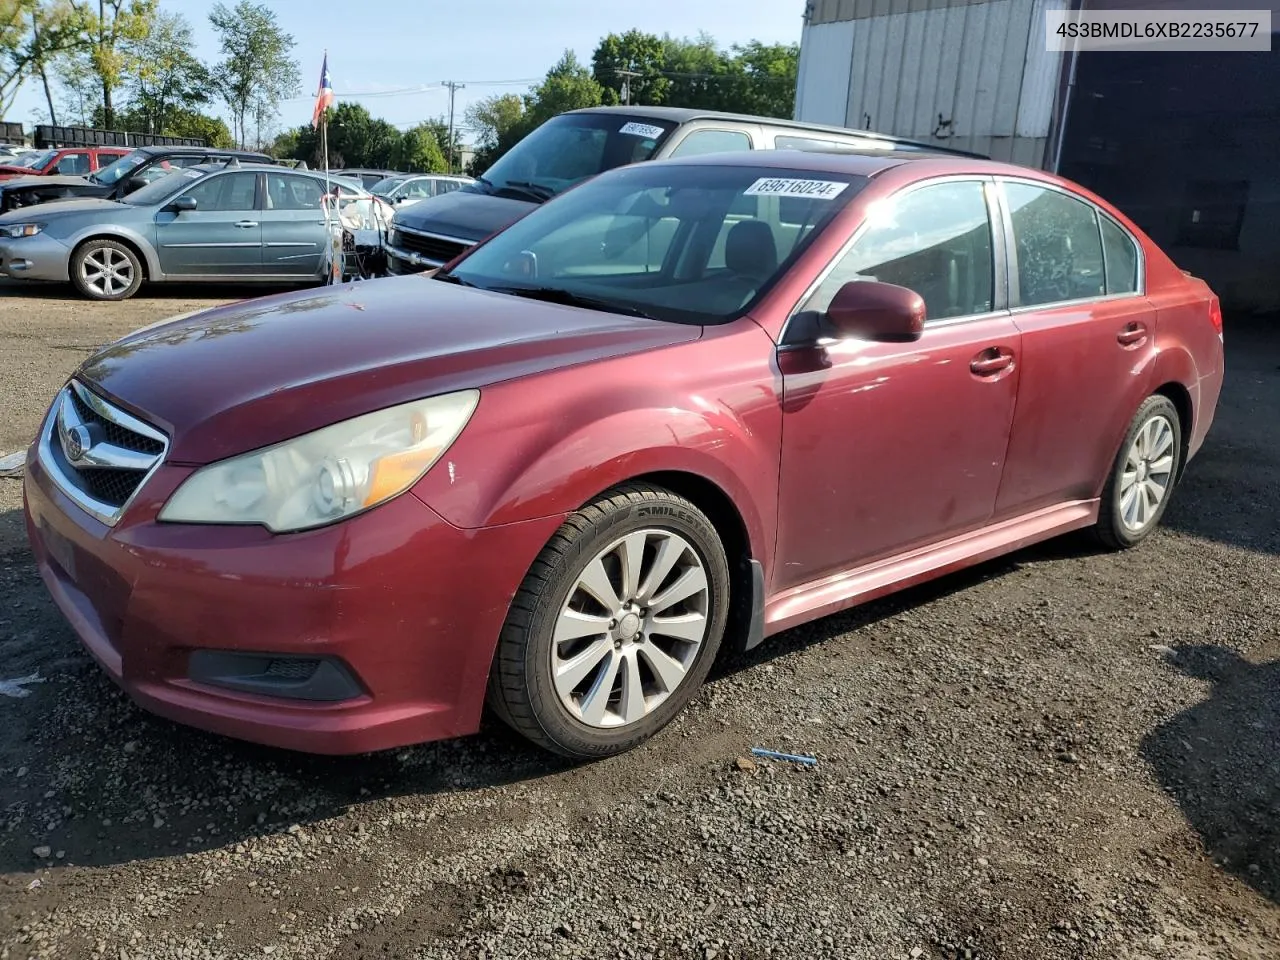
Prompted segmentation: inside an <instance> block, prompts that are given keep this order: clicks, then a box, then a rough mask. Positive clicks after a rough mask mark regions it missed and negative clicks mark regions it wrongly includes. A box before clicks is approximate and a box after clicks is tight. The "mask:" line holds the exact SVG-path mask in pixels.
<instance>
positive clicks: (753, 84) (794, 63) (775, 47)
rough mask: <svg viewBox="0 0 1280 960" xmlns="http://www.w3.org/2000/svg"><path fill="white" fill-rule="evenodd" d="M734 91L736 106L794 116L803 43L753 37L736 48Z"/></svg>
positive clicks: (746, 110)
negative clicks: (773, 41)
mask: <svg viewBox="0 0 1280 960" xmlns="http://www.w3.org/2000/svg"><path fill="white" fill-rule="evenodd" d="M731 64H732V75H733V81H732V82H731V83H730V87H729V89H730V91H731V92H732V96H733V97H734V100H735V106H734V109H735V110H738V111H740V112H742V113H753V114H756V115H758V116H762V117H780V118H782V119H790V118H791V115H792V113H793V112H794V110H795V102H796V78H797V76H798V75H799V72H800V45H799V44H795V43H773V44H763V43H760V42H759V41H758V40H752V41H751V42H750V43H747V44H745V45H742V46H735V47H734V48H733V60H732V61H731Z"/></svg>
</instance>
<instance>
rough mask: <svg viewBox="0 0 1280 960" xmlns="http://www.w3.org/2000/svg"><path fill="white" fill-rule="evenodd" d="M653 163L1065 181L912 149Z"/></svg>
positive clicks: (752, 153) (744, 153) (745, 154)
mask: <svg viewBox="0 0 1280 960" xmlns="http://www.w3.org/2000/svg"><path fill="white" fill-rule="evenodd" d="M653 164H661V165H664V166H671V165H692V166H720V167H727V166H732V167H758V168H760V169H765V170H773V169H777V170H804V171H812V172H814V173H843V174H852V175H854V176H862V177H874V176H876V175H877V174H881V173H884V172H885V171H886V170H891V169H893V168H894V167H900V166H902V165H903V164H912V165H913V166H918V167H919V170H918V172H919V174H920V176H921V177H934V176H945V175H947V174H976V175H987V176H992V175H998V174H1002V175H1005V176H1017V177H1022V178H1024V179H1030V180H1041V181H1044V182H1046V183H1064V182H1065V181H1063V180H1062V179H1061V178H1059V177H1055V176H1053V175H1052V174H1047V173H1045V172H1044V171H1042V170H1035V169H1032V168H1031V167H1021V166H1018V165H1017V164H1014V163H1002V162H1000V161H998V160H987V159H985V158H983V157H977V156H973V157H969V156H956V155H954V154H948V153H927V152H924V151H916V150H735V151H733V152H731V153H706V154H699V155H697V156H691V157H671V158H668V159H666V160H651V161H649V162H648V163H646V164H645V166H650V165H653ZM912 172H916V171H914V170H913V171H912Z"/></svg>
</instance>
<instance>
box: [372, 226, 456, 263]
mask: <svg viewBox="0 0 1280 960" xmlns="http://www.w3.org/2000/svg"><path fill="white" fill-rule="evenodd" d="M391 245H392V246H393V247H399V248H400V249H402V250H408V251H410V252H411V253H416V254H418V255H419V256H421V257H424V258H425V259H427V260H430V261H432V262H433V263H448V262H449V261H450V260H452V259H453V258H454V257H456V256H457V255H458V254H460V253H462V252H463V251H464V250H466V249H468V248H470V247H472V246H474V244H472V243H471V242H470V241H467V240H459V239H457V238H455V237H443V236H439V235H436V234H429V233H417V232H414V231H410V230H406V229H404V228H403V227H393V228H392V232H391Z"/></svg>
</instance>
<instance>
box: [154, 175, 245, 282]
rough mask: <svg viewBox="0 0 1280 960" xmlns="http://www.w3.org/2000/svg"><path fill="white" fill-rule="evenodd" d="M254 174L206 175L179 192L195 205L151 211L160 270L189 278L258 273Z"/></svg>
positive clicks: (238, 275)
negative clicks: (157, 244) (155, 212)
mask: <svg viewBox="0 0 1280 960" xmlns="http://www.w3.org/2000/svg"><path fill="white" fill-rule="evenodd" d="M257 184H258V175H257V174H256V173H252V172H248V171H228V172H226V173H211V174H209V175H208V176H207V177H204V178H202V179H200V180H199V181H198V182H197V183H196V185H195V186H193V187H191V188H190V189H188V190H186V191H185V192H184V193H182V194H181V196H184V197H191V198H192V199H194V200H195V201H196V209H194V210H182V211H175V210H172V209H168V208H166V209H163V210H161V211H160V212H159V213H157V214H156V235H157V237H158V239H159V246H160V268H161V269H162V270H163V271H164V272H165V273H166V274H176V275H180V276H191V277H240V276H250V275H254V274H258V273H261V272H262V225H261V222H260V217H259V211H258V209H257V206H258V204H257Z"/></svg>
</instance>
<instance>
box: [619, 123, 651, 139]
mask: <svg viewBox="0 0 1280 960" xmlns="http://www.w3.org/2000/svg"><path fill="white" fill-rule="evenodd" d="M618 132H619V133H629V134H631V135H632V136H635V137H648V138H649V139H651V140H657V139H658V138H659V137H660V136H662V128H661V127H654V126H650V125H649V124H647V123H624V124H623V125H622V129H621V130H619V131H618Z"/></svg>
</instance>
